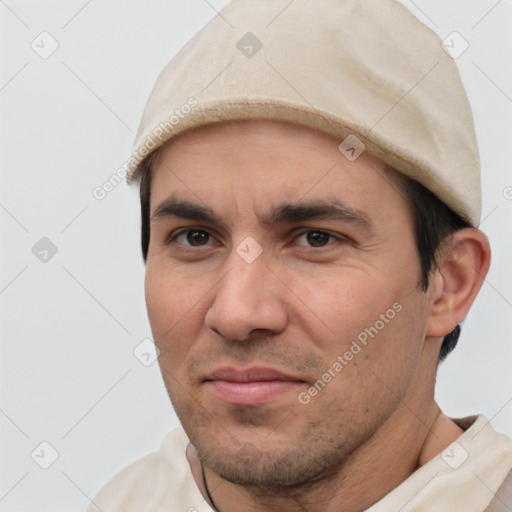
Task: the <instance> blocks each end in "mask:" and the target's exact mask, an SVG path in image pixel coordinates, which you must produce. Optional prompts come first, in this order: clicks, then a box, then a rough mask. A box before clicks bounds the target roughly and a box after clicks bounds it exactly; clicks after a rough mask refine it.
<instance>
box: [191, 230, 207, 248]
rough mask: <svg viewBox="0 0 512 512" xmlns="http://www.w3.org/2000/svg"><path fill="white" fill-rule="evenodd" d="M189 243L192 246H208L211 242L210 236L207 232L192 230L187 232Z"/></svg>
mask: <svg viewBox="0 0 512 512" xmlns="http://www.w3.org/2000/svg"><path fill="white" fill-rule="evenodd" d="M186 235H187V242H188V243H189V244H190V245H192V246H198V245H206V244H207V243H208V241H209V240H210V235H209V234H208V233H207V232H206V231H201V230H199V229H191V230H189V231H187V233H186Z"/></svg>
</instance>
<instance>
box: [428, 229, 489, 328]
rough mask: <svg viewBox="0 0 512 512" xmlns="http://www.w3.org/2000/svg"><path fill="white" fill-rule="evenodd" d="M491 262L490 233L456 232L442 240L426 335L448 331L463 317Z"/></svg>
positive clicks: (432, 285)
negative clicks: (487, 234) (488, 236)
mask: <svg viewBox="0 0 512 512" xmlns="http://www.w3.org/2000/svg"><path fill="white" fill-rule="evenodd" d="M490 263H491V248H490V246H489V240H488V239H487V236H486V235H485V234H484V233H483V232H482V231H480V230H479V229H476V228H465V229H461V230H459V231H456V232H455V233H453V234H452V235H450V236H449V237H448V239H447V240H446V241H445V242H444V243H443V245H442V247H441V249H440V251H439V254H438V268H437V269H436V270H435V271H434V272H433V273H432V276H431V278H432V279H431V283H430V285H429V293H430V300H429V303H430V305H431V306H430V315H429V318H428V321H427V330H426V334H427V336H435V337H442V336H446V335H447V334H449V333H450V332H451V331H452V330H453V329H454V328H455V326H456V325H457V324H460V322H461V321H462V320H463V319H464V317H465V316H466V314H467V313H468V311H469V308H470V307H471V305H472V304H473V301H474V300H475V297H476V296H477V294H478V292H479V290H480V288H481V286H482V283H483V281H484V279H485V276H486V275H487V272H488V270H489V265H490Z"/></svg>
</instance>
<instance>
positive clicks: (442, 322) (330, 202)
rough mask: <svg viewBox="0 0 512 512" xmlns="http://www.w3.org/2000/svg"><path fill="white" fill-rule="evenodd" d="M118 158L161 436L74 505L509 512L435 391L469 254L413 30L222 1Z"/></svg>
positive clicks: (462, 208) (466, 124)
mask: <svg viewBox="0 0 512 512" xmlns="http://www.w3.org/2000/svg"><path fill="white" fill-rule="evenodd" d="M131 164H132V172H131V175H130V177H131V178H135V177H140V178H141V183H140V187H141V189H140V190H141V211H142V246H143V255H144V258H145V260H146V302H147V308H148V314H149V319H150V323H151V327H152V331H153V336H154V340H155V344H156V345H157V347H158V349H159V350H160V356H159V363H160V367H161V370H162V375H163V378H164V382H165V384H166V387H167V390H168V392H169V396H170V398H171V400H172V403H173V406H174V408H175V410H176V413H177V415H178V417H179V419H180V421H181V423H182V426H183V429H178V430H175V431H173V432H171V433H170V434H169V435H168V436H167V437H166V439H165V440H164V443H163V445H162V448H161V450H160V452H158V453H155V454H151V455H149V456H147V457H145V458H144V459H142V460H140V461H138V462H136V463H134V464H133V465H131V466H129V467H128V468H126V469H125V470H124V471H122V472H121V473H120V474H119V475H117V476H116V477H115V478H114V479H113V480H112V481H111V482H110V483H109V484H107V486H106V487H105V488H104V489H103V490H102V491H101V492H100V493H99V495H98V496H97V497H96V498H95V499H94V500H93V504H91V507H90V509H89V510H90V511H93V510H98V509H99V510H102V511H104V512H107V511H142V510H144V511H148V512H149V511H163V510H166V511H190V512H191V511H208V510H217V511H220V512H230V511H234V510H236V511H254V510H264V511H279V512H283V511H285V512H287V511H299V510H301V511H303V510H307V511H310V512H330V511H334V510H336V511H339V510H343V511H345V512H359V511H363V510H366V511H371V512H377V511H379V512H380V511H393V512H396V511H398V510H400V511H429V512H430V511H432V512H433V511H436V512H443V511H454V510H457V511H465V512H482V511H484V510H491V511H496V510H512V497H511V495H510V493H511V485H510V479H511V477H508V475H509V473H510V472H511V470H512V440H510V439H508V438H507V437H506V436H504V435H502V434H498V433H496V432H495V431H494V430H493V428H492V426H491V425H490V424H489V422H488V421H487V419H486V418H485V417H484V416H481V415H480V416H472V417H468V418H463V419H450V418H449V417H448V416H446V415H444V414H443V413H442V412H441V410H440V408H439V407H438V405H437V404H436V402H435V400H434V384H435V377H436V371H437V366H438V363H439V361H440V360H442V359H443V358H444V357H446V355H447V354H448V353H449V352H450V351H451V350H452V349H453V348H454V346H455V345H456V343H457V338H458V335H459V332H460V329H459V324H460V322H461V321H462V320H463V318H464V317H465V316H466V314H467V312H468V311H469V309H470V307H471V304H472V303H473V300H474V299H475V297H476V295H477V293H478V291H479V289H480V287H481V285H482V282H483V279H484V277H485V275H486V273H487V270H488V268H489V262H490V249H489V244H488V241H487V238H486V236H485V235H484V234H483V233H482V232H481V231H480V230H478V229H477V226H478V222H479V218H480V183H479V160H478V150H477V146H476V140H475V134H474V128H473V121H472V117H471V111H470V108H469V104H468V102H467V98H466V95H465V93H464V90H463V87H462V84H461V82H460V78H459V75H458V72H457V69H456V66H455V64H454V62H453V60H452V58H451V57H450V56H449V55H448V53H447V52H446V51H445V50H444V49H443V48H442V47H441V42H440V40H439V38H438V37H437V36H436V35H435V34H433V33H432V32H431V31H430V30H429V29H427V28H426V27H425V26H423V25H422V24H421V23H419V22H418V21H417V20H416V19H415V18H414V17H413V16H412V15H411V14H410V13H409V12H408V11H407V9H405V8H404V7H403V6H401V5H400V4H398V3H396V2H394V1H393V0H372V1H365V2H360V1H348V0H323V1H322V2H312V1H310V0H295V1H294V2H291V3H283V2H281V1H276V0H258V1H256V0H236V1H234V2H232V3H231V4H230V5H228V6H227V7H226V8H225V9H224V10H223V11H222V13H221V14H220V16H218V17H216V18H215V19H214V20H213V21H212V22H211V23H209V24H208V26H207V27H206V28H205V29H203V30H202V31H201V32H200V33H199V34H198V35H197V36H196V37H195V38H194V39H193V40H192V41H191V42H189V43H188V44H187V45H186V46H185V47H184V48H183V50H182V51H181V52H180V53H179V54H178V55H177V56H176V57H175V58H174V59H173V60H172V62H171V63H170V64H169V65H168V67H167V68H166V69H165V70H164V71H163V72H162V74H161V75H160V77H159V79H158V81H157V83H156V85H155V88H154V90H153V92H152V94H151V97H150V99H149V101H148V104H147V106H146V109H145V112H144V115H143V119H142V122H141V126H140V129H139V135H138V137H137V141H136V145H135V149H134V154H133V159H132V162H131ZM507 477H508V479H507Z"/></svg>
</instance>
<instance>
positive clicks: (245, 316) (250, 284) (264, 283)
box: [205, 253, 288, 340]
mask: <svg viewBox="0 0 512 512" xmlns="http://www.w3.org/2000/svg"><path fill="white" fill-rule="evenodd" d="M228 269H229V270H228V271H227V273H226V274H225V276H224V278H223V279H221V280H220V282H219V283H218V285H217V286H216V288H215V291H214V296H213V299H212V303H211V305H210V308H209V309H208V312H207V314H206V317H205V324H206V327H207V328H208V329H210V330H211V331H213V332H215V333H216V334H217V335H220V336H222V337H223V338H226V339H229V340H245V339H248V338H249V336H250V334H251V333H252V332H253V331H255V330H263V331H266V332H267V334H277V333H280V332H282V331H283V330H284V329H285V327H286V325H287V323H288V313H287V308H286V304H285V295H284V290H283V285H282V283H280V281H279V279H278V278H277V277H276V275H275V274H274V273H273V271H272V270H271V269H270V268H269V267H268V265H267V263H266V261H265V259H264V258H263V257H260V258H258V259H257V260H256V261H254V262H252V263H247V262H246V261H244V260H243V259H242V258H241V257H240V256H239V255H238V254H236V253H234V254H233V255H232V257H230V261H229V265H228Z"/></svg>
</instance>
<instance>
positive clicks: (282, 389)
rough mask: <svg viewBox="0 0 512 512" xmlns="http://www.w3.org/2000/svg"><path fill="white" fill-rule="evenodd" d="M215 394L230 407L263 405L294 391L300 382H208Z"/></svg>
mask: <svg viewBox="0 0 512 512" xmlns="http://www.w3.org/2000/svg"><path fill="white" fill-rule="evenodd" d="M207 384H209V385H210V386H212V387H213V389H214V391H215V393H216V394H217V395H218V396H219V397H220V398H221V399H222V400H224V401H225V402H227V403H229V404H232V405H249V406H250V405H252V406H257V405H264V404H267V403H268V402H271V401H272V400H273V399H275V398H276V397H278V396H279V395H282V394H283V393H286V392H287V391H291V390H294V389H295V390H296V389H297V387H299V386H300V385H301V384H303V383H302V382H298V381H290V380H265V381H254V382H231V381H227V380H213V381H208V382H207Z"/></svg>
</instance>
